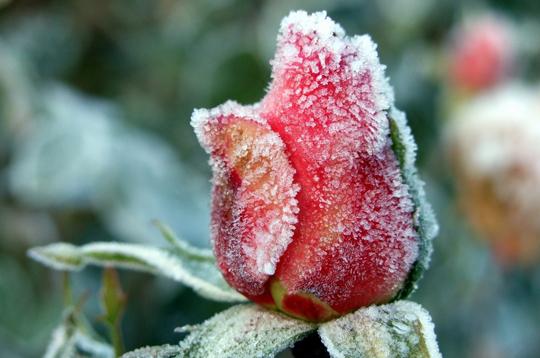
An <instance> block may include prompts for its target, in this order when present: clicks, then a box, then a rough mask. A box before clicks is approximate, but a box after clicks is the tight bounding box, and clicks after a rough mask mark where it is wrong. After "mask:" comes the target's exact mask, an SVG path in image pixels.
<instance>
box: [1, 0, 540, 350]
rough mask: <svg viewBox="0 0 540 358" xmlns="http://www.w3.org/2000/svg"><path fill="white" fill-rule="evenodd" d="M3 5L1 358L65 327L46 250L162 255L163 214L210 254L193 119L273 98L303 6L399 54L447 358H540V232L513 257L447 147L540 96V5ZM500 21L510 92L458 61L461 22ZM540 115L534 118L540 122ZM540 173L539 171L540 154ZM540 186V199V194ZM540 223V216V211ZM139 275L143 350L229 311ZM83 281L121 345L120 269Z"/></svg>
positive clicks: (434, 305)
mask: <svg viewBox="0 0 540 358" xmlns="http://www.w3.org/2000/svg"><path fill="white" fill-rule="evenodd" d="M0 4H1V5H0V6H1V7H0V356H2V357H38V356H41V355H42V354H43V352H44V351H45V348H46V347H47V344H48V341H49V340H50V337H51V332H52V330H53V329H54V327H55V326H56V325H58V323H59V322H60V321H61V318H62V310H63V298H62V295H63V294H62V275H61V274H59V273H58V272H52V271H50V270H48V269H47V268H45V267H43V266H41V265H39V264H37V263H36V262H33V261H31V260H30V259H29V258H28V257H27V256H26V251H27V250H28V248H30V247H32V246H36V245H44V244H47V243H51V242H54V241H66V242H71V243H75V244H82V243H86V242H90V241H97V240H100V241H103V240H119V241H127V242H138V243H147V244H154V245H160V244H161V243H162V239H161V238H160V235H159V233H158V231H157V230H156V229H155V228H154V227H153V225H152V224H151V221H152V220H153V219H156V218H158V219H160V220H161V221H163V222H165V223H167V224H168V225H170V226H171V227H173V229H174V230H175V231H176V232H177V233H178V234H179V235H180V236H181V237H182V238H184V239H186V240H188V241H189V242H191V243H192V244H194V245H197V246H201V247H205V246H208V245H209V230H208V224H209V190H210V183H209V179H210V171H209V167H208V165H207V156H206V155H205V153H204V152H203V151H202V149H201V148H200V147H199V145H198V143H197V141H196V138H195V135H194V134H193V131H192V128H191V127H190V125H189V119H190V115H191V112H192V111H193V109H194V108H200V107H206V108H208V107H213V106H216V105H218V104H221V103H222V102H224V101H225V100H227V99H234V100H237V101H239V102H241V103H252V102H255V101H258V100H259V99H260V98H261V97H262V96H263V95H264V93H265V88H266V86H267V84H268V82H269V78H270V66H269V64H268V62H269V60H270V59H271V57H272V55H273V51H274V48H275V37H276V34H277V30H278V28H279V23H280V20H281V18H282V17H284V16H285V15H286V14H287V13H288V12H289V11H290V10H293V9H305V10H308V11H314V10H326V11H327V12H328V14H329V15H330V16H331V17H332V18H333V19H334V20H336V21H337V22H339V23H341V24H342V26H343V27H344V28H345V29H346V31H347V32H348V33H349V34H363V33H369V34H371V36H372V37H373V39H374V41H375V42H376V43H377V44H378V45H379V53H380V58H381V62H382V63H384V64H386V65H387V66H388V67H387V75H388V76H389V77H390V82H391V84H392V85H393V87H394V89H395V93H396V101H397V105H398V107H399V108H401V109H402V110H404V111H405V112H406V113H407V115H408V118H409V123H410V125H411V127H412V130H413V134H414V136H415V138H416V140H417V143H418V146H419V152H418V166H419V169H420V171H421V173H422V176H423V178H424V179H425V181H426V190H427V192H428V196H429V199H430V201H431V203H432V204H433V206H434V208H435V211H436V213H437V216H438V219H439V223H440V227H441V230H440V234H439V236H438V237H437V238H436V240H435V242H434V246H435V252H434V255H433V259H432V266H431V269H430V270H429V271H428V272H427V273H426V275H425V277H424V279H423V280H422V281H421V283H420V288H419V289H418V291H417V292H416V293H415V294H414V296H413V297H412V299H413V300H415V301H417V302H419V303H421V304H422V305H423V306H424V307H426V308H427V309H428V310H429V311H430V312H431V314H432V316H433V319H434V321H435V324H436V333H437V335H438V341H439V344H440V348H441V351H442V353H443V354H444V356H446V357H495V358H496V357H539V356H540V339H539V338H540V319H539V318H540V266H539V265H540V260H538V259H537V256H535V250H536V248H537V247H538V246H540V245H535V244H534V242H535V241H537V242H540V231H537V232H534V231H533V232H532V233H530V232H529V233H528V238H529V239H528V240H529V241H528V243H529V244H530V246H527V249H526V250H525V251H527V252H529V253H531V254H530V255H527V257H526V258H522V257H521V256H520V255H512V254H508V255H507V254H506V253H505V251H504V250H505V247H507V246H512V245H502V248H501V245H499V243H500V242H501V240H502V241H504V240H510V242H511V241H512V240H514V239H515V237H518V236H519V233H514V234H512V235H507V236H506V237H505V238H503V239H500V238H492V237H491V236H496V235H493V234H489V233H491V232H492V231H493V230H491V231H490V230H482V227H480V228H478V227H477V226H478V225H477V221H478V220H476V221H475V218H474V214H471V212H472V213H474V212H475V205H477V204H474V203H473V204H467V203H465V204H463V202H464V201H465V202H466V199H467V196H465V197H462V195H461V194H460V193H461V187H462V186H466V185H467V184H466V180H465V182H463V180H461V179H459V178H461V177H462V176H461V175H460V173H459V165H458V166H457V167H456V166H454V165H452V163H453V161H458V160H453V159H452V155H455V154H452V153H453V152H452V151H448V150H447V147H448V146H447V140H446V138H447V129H446V127H447V126H448V123H449V122H451V121H453V119H452V118H453V117H455V115H456V113H458V112H459V111H458V109H459V108H461V107H464V106H467V103H468V102H471V101H474V99H475V97H477V96H481V95H483V94H485V93H489V91H492V90H493V88H495V87H497V86H505V83H507V82H508V83H510V82H513V83H515V82H518V83H520V84H522V85H524V86H527V88H535V87H536V86H537V85H536V83H537V82H538V76H539V75H540V66H539V65H540V2H538V1H536V0H529V1H512V2H510V1H503V0H498V1H452V0H379V1H368V0H364V1H362V0H339V1H336V0H328V1H323V0H315V1H307V0H306V1H304V0H266V1H265V0H253V1H240V0H177V1H174V0H94V1H85V0H73V1H59V0H56V1H54V0H25V1H23V0H21V1H17V0H13V1H6V0H2V1H0ZM485 16H489V17H492V18H494V19H496V20H495V21H500V22H501V24H503V25H501V26H505V28H508V29H510V30H509V31H510V32H511V33H512V35H511V36H510V37H509V40H508V43H506V42H504V41H503V45H501V46H502V49H499V50H500V52H502V55H500V56H503V55H504V56H506V57H507V59H505V61H507V63H506V62H505V65H504V66H502V67H504V70H501V71H499V72H504V73H502V74H501V73H495V74H491V75H490V72H489V70H488V71H487V73H488V74H487V75H486V76H488V77H489V76H492V77H493V78H491V80H490V81H485V82H482V83H480V85H478V86H476V85H474V86H472V87H471V86H469V87H467V85H466V84H465V85H463V83H460V82H459V81H460V80H459V79H457V80H456V78H453V77H452V76H453V75H452V73H453V72H452V67H451V62H452V59H453V57H452V56H453V54H452V53H453V51H456V47H459V45H460V41H466V40H467V39H466V37H467V35H464V36H465V39H463V38H460V30H459V29H460V28H462V27H463V26H464V24H465V23H471V22H474V21H475V19H478V18H482V17H485ZM496 33H497V32H496ZM495 37H497V35H495ZM486 46H488V48H487V49H485V48H482V49H481V50H478V51H479V53H480V57H481V58H483V57H485V56H487V55H486V53H489V51H490V49H489V41H488V45H486ZM473 47H474V46H473ZM486 51H487V52H486ZM474 55H475V54H474V51H473V54H472V55H471V56H473V57H474ZM490 56H491V55H490ZM492 56H495V57H496V56H498V52H497V51H495V54H494V55H492ZM504 56H503V57H504ZM506 57H505V58H506ZM468 61H469V60H467V61H465V63H472V62H468ZM470 61H475V60H474V59H472V60H470ZM495 62H497V61H495ZM489 64H490V62H489V61H487V65H486V66H488V67H489ZM466 67H467V66H466ZM480 67H482V65H480ZM465 72H467V71H465ZM473 72H474V71H473ZM495 72H497V70H496V71H495ZM473 75H474V74H473ZM480 76H481V75H480ZM465 82H466V80H465ZM475 83H476V82H475ZM518 97H519V96H518ZM539 98H540V96H539ZM539 103H540V100H539ZM538 113H539V112H534V113H533V112H531V116H532V117H534V116H536V117H535V119H536V120H537V121H539V122H540V115H539V114H538ZM510 115H511V114H510ZM536 144H537V146H540V139H539V141H538V142H536ZM458 145H459V144H458ZM449 152H451V153H449ZM465 155H467V154H465ZM531 160H532V161H533V162H531V163H530V165H531V166H534V165H536V166H538V162H539V161H540V157H534V156H533V158H532V159H531ZM535 161H536V162H535ZM525 165H527V164H525ZM460 180H461V181H460ZM508 185H519V184H516V183H515V182H512V183H509V184H508ZM531 188H532V189H531V190H534V189H536V190H540V189H539V188H540V183H539V185H538V186H536V187H535V186H534V185H533V186H531ZM460 195H461V196H460ZM486 195H488V196H489V195H490V194H489V193H488V194H486ZM532 197H534V195H532ZM536 197H537V198H538V197H539V196H538V195H537V196H536ZM477 200H480V201H481V200H483V199H482V198H480V199H477ZM488 202H489V200H488ZM537 204H538V203H537ZM471 205H472V209H471ZM486 205H488V206H489V203H488V204H486ZM464 206H465V207H466V209H464ZM482 207H483V206H482ZM539 207H540V205H537V206H536V208H539ZM504 210H512V207H509V208H506V209H504ZM504 210H503V214H502V217H503V218H504V217H505V212H504ZM490 213H491V212H490V211H489V210H487V211H482V212H481V215H487V216H488V219H489V215H491V214H490ZM533 214H537V215H532V217H533V218H536V220H538V221H540V211H536V212H533ZM471 216H472V217H471ZM530 220H533V221H534V220H535V219H530ZM488 221H489V220H488ZM492 221H493V220H492ZM495 221H497V220H495ZM475 222H476V224H474V225H473V224H471V223H475ZM497 223H498V224H499V225H506V224H505V223H504V220H503V221H502V222H499V221H497ZM475 225H476V226H475ZM481 225H482V224H480V226H481ZM506 226H508V225H506ZM533 226H534V225H533ZM495 231H497V230H495ZM486 232H488V234H486ZM514 236H515V237H514ZM495 241H496V242H497V245H494V244H493V242H495ZM120 278H121V282H122V286H123V287H124V291H125V292H126V294H127V297H128V304H127V309H126V312H125V316H124V319H123V322H122V329H123V333H124V339H125V345H126V348H127V349H128V350H130V349H134V348H136V347H139V346H144V345H155V344H163V343H174V342H176V341H177V340H178V339H179V336H178V335H177V334H175V333H174V332H173V330H174V328H175V327H177V326H181V325H184V324H187V323H196V322H200V321H202V320H203V319H205V318H207V317H210V316H211V315H212V314H214V313H215V312H218V311H220V310H222V309H223V308H225V307H226V305H223V304H217V303H213V302H210V301H206V300H203V299H199V298H198V297H197V296H196V295H195V294H194V293H193V292H192V291H191V290H189V289H186V288H184V287H182V286H180V285H178V284H176V283H174V282H172V281H167V280H163V279H159V278H155V277H152V276H150V275H145V274H138V273H129V272H120ZM71 281H72V284H73V291H74V292H75V295H86V296H87V299H86V301H85V304H84V312H85V315H86V317H87V318H88V320H89V322H90V323H91V324H92V325H93V326H94V327H95V329H96V330H97V332H98V333H101V334H103V335H105V336H106V331H105V327H104V325H103V323H102V322H101V321H100V319H99V316H100V314H101V313H100V308H99V304H98V296H99V289H100V284H101V283H100V282H101V270H99V269H87V270H85V271H83V272H81V273H77V274H74V275H72V280H71Z"/></svg>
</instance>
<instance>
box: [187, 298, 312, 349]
mask: <svg viewBox="0 0 540 358" xmlns="http://www.w3.org/2000/svg"><path fill="white" fill-rule="evenodd" d="M315 329H316V326H314V325H312V324H309V323H305V322H302V321H299V320H295V319H293V318H288V317H285V316H283V315H281V314H279V313H276V312H271V311H268V310H266V309H264V308H262V307H259V306H256V305H251V304H250V305H238V306H234V307H231V308H229V309H228V310H226V311H223V312H221V313H218V314H217V315H215V316H214V317H212V318H210V319H209V320H207V321H205V322H204V323H202V324H200V325H197V326H194V327H186V328H184V329H181V331H186V330H187V331H189V332H190V334H189V335H188V336H187V337H186V338H185V339H184V340H183V341H181V342H180V348H181V356H182V357H190V358H209V357H220V358H237V357H252V358H263V357H274V356H275V355H276V354H277V353H279V352H281V351H282V350H284V349H286V348H288V347H289V346H291V345H292V344H293V343H294V342H296V341H297V340H299V339H300V338H302V337H303V336H305V335H306V334H308V333H309V332H311V331H313V330H315Z"/></svg>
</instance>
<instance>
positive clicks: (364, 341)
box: [319, 301, 442, 358]
mask: <svg viewBox="0 0 540 358" xmlns="http://www.w3.org/2000/svg"><path fill="white" fill-rule="evenodd" d="M319 334H320V336H321V340H322V342H323V343H324V345H325V346H326V348H327V349H328V352H329V353H330V355H331V356H332V358H352V357H359V358H368V357H369V358H394V357H403V358H405V357H419V358H420V357H424V358H438V357H442V356H441V353H440V352H439V347H438V345H437V341H436V337H435V332H434V326H433V323H432V321H431V317H430V316H429V313H428V312H427V311H426V310H424V309H423V308H422V307H421V306H420V305H418V304H416V303H414V302H409V301H397V302H394V303H392V304H388V305H383V306H371V307H366V308H362V309H359V310H358V311H356V312H354V313H351V314H349V315H347V316H344V317H342V318H339V319H337V320H335V321H332V322H328V323H326V324H324V325H322V326H321V327H320V328H319Z"/></svg>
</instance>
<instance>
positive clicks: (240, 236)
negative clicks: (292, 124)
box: [192, 102, 298, 300]
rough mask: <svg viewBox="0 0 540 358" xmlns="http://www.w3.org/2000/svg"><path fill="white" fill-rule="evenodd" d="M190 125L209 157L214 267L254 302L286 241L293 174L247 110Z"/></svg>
mask: <svg viewBox="0 0 540 358" xmlns="http://www.w3.org/2000/svg"><path fill="white" fill-rule="evenodd" d="M192 121H193V125H194V127H195V128H196V133H197V136H198V137H199V140H200V141H201V143H202V144H203V146H204V147H205V149H206V150H207V151H208V152H209V153H210V155H211V164H212V168H213V172H214V179H213V181H214V189H213V203H212V204H213V206H212V231H213V232H212V237H213V240H214V250H215V253H216V257H217V261H218V265H219V267H220V269H221V271H222V272H223V274H224V276H225V279H226V280H227V281H228V282H229V283H230V284H231V285H232V286H233V287H235V288H236V289H237V290H238V291H239V292H241V293H243V294H245V295H247V296H250V298H255V300H257V296H260V295H263V294H264V293H265V283H266V281H267V280H268V278H269V277H270V276H271V275H272V274H274V272H275V269H276V265H277V261H278V260H279V258H280V256H281V255H282V254H283V252H284V251H285V249H286V248H287V246H288V245H289V243H290V241H291V239H292V234H293V231H294V224H295V223H296V213H297V210H298V209H297V202H296V199H295V196H296V193H297V191H298V187H297V186H296V185H295V184H294V183H293V175H294V169H293V168H292V167H291V165H290V164H289V161H288V159H287V156H286V154H285V152H284V145H283V142H282V141H281V139H280V138H279V136H278V135H277V134H276V133H274V132H273V131H272V130H271V129H270V127H269V126H268V125H267V124H266V123H264V122H263V121H262V120H261V119H260V118H259V117H258V116H257V115H256V114H255V113H254V111H253V109H252V108H251V107H242V106H240V105H238V104H235V103H232V102H228V103H226V104H224V105H223V106H220V107H218V108H216V109H213V110H211V111H206V110H198V111H196V112H195V113H194V115H193V120H192ZM268 297H269V296H268V295H266V298H268ZM261 300H264V297H261Z"/></svg>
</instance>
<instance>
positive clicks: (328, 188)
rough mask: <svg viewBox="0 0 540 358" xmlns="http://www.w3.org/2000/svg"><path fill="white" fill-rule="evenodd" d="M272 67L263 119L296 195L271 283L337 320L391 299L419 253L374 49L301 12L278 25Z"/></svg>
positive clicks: (319, 16) (364, 40)
mask: <svg viewBox="0 0 540 358" xmlns="http://www.w3.org/2000/svg"><path fill="white" fill-rule="evenodd" d="M273 64H274V71H273V78H274V80H273V83H272V85H271V87H270V90H269V92H268V94H267V96H266V97H265V98H264V100H263V102H262V104H261V117H263V118H265V119H266V120H267V121H268V123H269V124H270V126H271V127H272V129H274V131H276V132H277V133H279V135H280V136H281V138H282V140H283V142H284V143H285V145H286V147H287V151H288V153H289V155H290V160H291V163H292V165H293V167H294V168H295V169H296V176H295V182H296V183H298V184H299V185H300V187H301V191H300V192H299V194H298V196H297V198H298V201H299V204H298V205H299V208H300V213H299V216H298V220H299V222H298V224H297V226H296V231H295V234H294V237H293V242H292V243H291V244H290V245H289V248H288V249H287V251H286V253H285V254H284V256H283V257H282V258H281V260H280V263H279V266H278V271H277V272H276V278H277V279H279V280H280V281H281V283H282V284H283V285H284V287H285V289H286V290H287V292H289V293H291V294H294V293H298V292H305V293H309V294H313V295H315V296H316V297H318V298H319V299H321V300H322V301H324V302H326V303H328V304H330V306H332V308H333V309H335V310H336V311H338V312H340V313H341V312H346V311H348V310H351V309H354V308H357V307H359V306H363V305H367V304H371V303H375V302H382V301H385V300H388V299H390V298H392V297H393V296H394V294H395V293H396V291H397V290H398V289H399V288H400V287H401V285H402V283H403V281H404V280H405V278H406V275H407V273H408V272H409V270H410V268H411V266H412V264H413V262H414V260H415V259H416V257H417V251H418V248H417V243H416V233H415V231H414V229H413V218H412V212H413V204H412V202H411V199H410V197H409V195H408V191H407V186H406V185H405V184H404V183H403V180H402V178H401V174H400V171H399V165H398V162H397V159H396V157H395V155H394V153H393V152H392V150H391V148H390V139H389V138H388V132H389V128H388V120H387V118H386V115H387V114H386V109H387V107H388V106H389V104H390V103H391V102H392V94H391V92H390V90H389V88H388V84H387V82H386V80H385V78H384V73H383V67H382V66H381V65H380V64H379V62H378V59H377V54H376V52H375V45H374V44H373V43H372V42H371V40H370V39H369V37H366V36H363V37H353V38H347V37H345V34H344V32H343V30H342V29H341V28H340V27H339V26H338V25H336V24H335V23H334V22H332V21H331V20H330V19H329V18H327V17H326V16H325V14H324V13H318V14H314V15H311V16H309V15H307V14H306V13H303V12H297V13H293V14H292V15H290V16H289V17H288V18H286V19H285V20H284V21H283V23H282V28H281V33H280V36H279V43H278V52H277V55H276V58H275V60H274V62H273Z"/></svg>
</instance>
